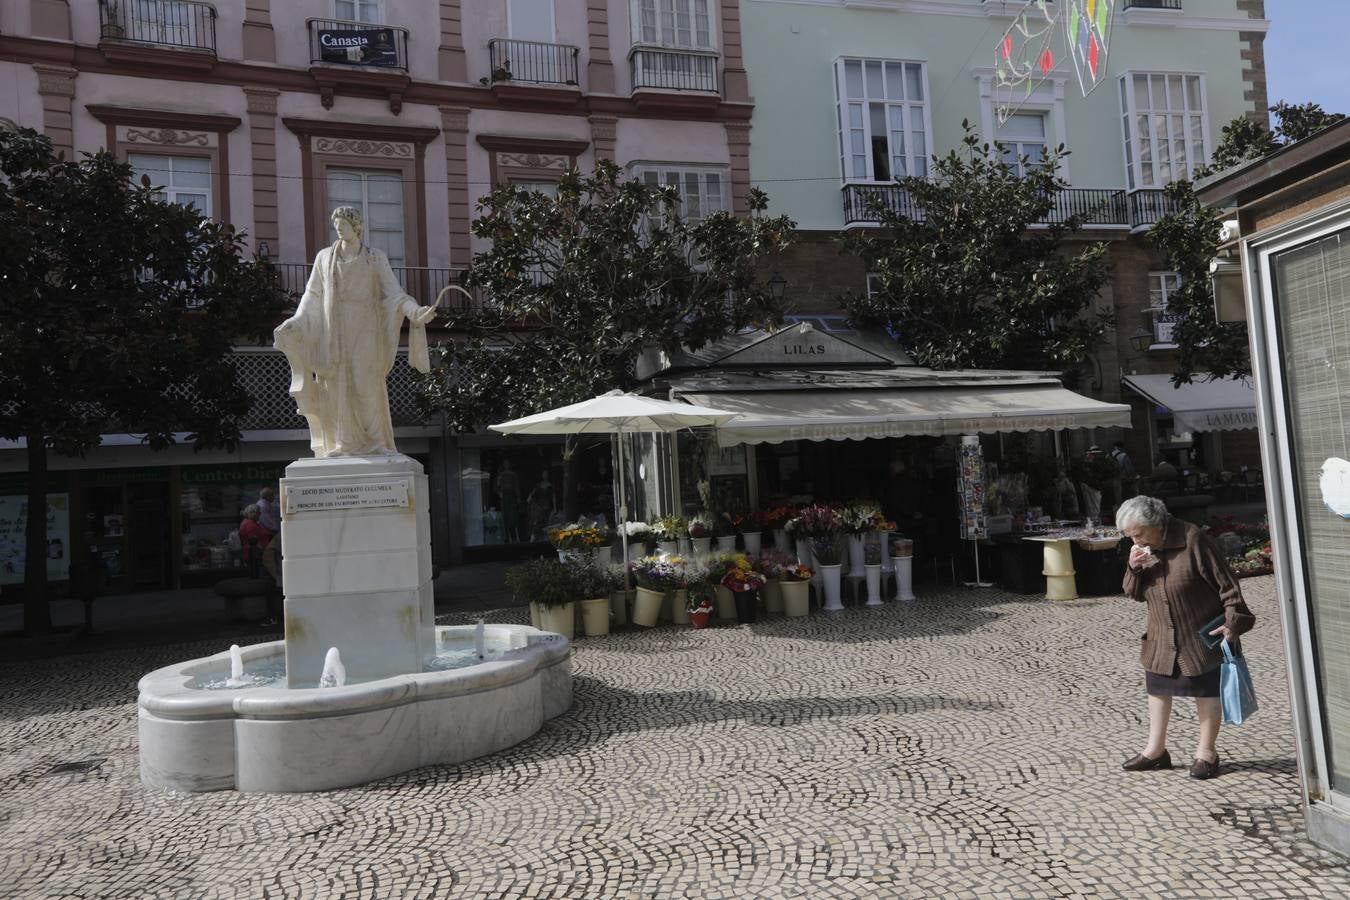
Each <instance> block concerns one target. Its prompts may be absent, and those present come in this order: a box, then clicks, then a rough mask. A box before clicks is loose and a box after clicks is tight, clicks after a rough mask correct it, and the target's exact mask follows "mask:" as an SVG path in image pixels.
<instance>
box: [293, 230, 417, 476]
mask: <svg viewBox="0 0 1350 900" xmlns="http://www.w3.org/2000/svg"><path fill="white" fill-rule="evenodd" d="M333 227H334V229H335V230H336V231H337V235H338V239H337V241H336V242H334V244H333V246H331V247H325V248H324V249H322V250H320V251H319V254H318V256H316V257H315V258H314V269H313V271H312V272H311V273H310V276H309V283H308V284H307V285H306V286H305V293H304V296H303V297H301V298H300V305H299V306H298V307H297V309H296V311H295V315H293V316H291V317H290V318H289V319H287V320H286V321H285V322H282V323H281V325H280V326H278V327H277V329H276V331H275V332H274V333H273V340H274V344H275V346H276V348H277V349H278V350H281V351H282V352H283V353H285V354H286V359H287V361H288V362H289V363H290V366H291V387H290V392H291V396H293V397H295V403H296V407H297V408H298V409H299V411H300V414H301V415H303V416H304V417H305V419H306V421H308V422H309V444H310V448H311V449H312V450H313V451H314V455H315V456H316V457H318V458H320V459H323V458H327V457H334V456H379V455H384V454H391V453H395V452H397V451H396V449H395V447H394V426H393V422H392V420H391V419H390V416H389V392H388V389H387V388H386V386H385V378H386V377H387V376H388V374H389V370H390V369H391V368H392V367H393V365H394V354H395V353H396V352H397V350H398V339H399V331H400V330H401V329H402V327H403V320H404V319H405V318H406V319H407V320H408V322H409V335H408V364H409V365H411V366H412V367H413V368H414V369H416V370H417V371H419V372H427V371H430V369H431V364H430V359H429V355H428V352H427V336H426V324H427V323H428V322H430V321H431V320H432V319H433V318H435V317H436V308H435V307H433V306H428V307H422V306H419V305H418V303H417V301H416V300H414V299H413V298H412V297H410V296H408V294H407V293H406V292H404V290H403V286H402V285H400V284H399V282H398V279H397V278H396V277H395V275H394V270H393V269H392V268H390V266H389V258H388V257H387V256H385V254H384V253H383V252H382V251H380V250H377V249H375V248H374V247H370V246H367V245H366V244H364V243H362V241H361V212H360V210H357V209H355V208H353V207H350V206H342V207H339V208H337V209H335V210H333Z"/></svg>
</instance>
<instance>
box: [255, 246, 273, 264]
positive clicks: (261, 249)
mask: <svg viewBox="0 0 1350 900" xmlns="http://www.w3.org/2000/svg"><path fill="white" fill-rule="evenodd" d="M271 255H272V248H271V247H269V246H267V241H258V259H261V260H263V261H264V262H266V261H267V258H268V257H269V256H271Z"/></svg>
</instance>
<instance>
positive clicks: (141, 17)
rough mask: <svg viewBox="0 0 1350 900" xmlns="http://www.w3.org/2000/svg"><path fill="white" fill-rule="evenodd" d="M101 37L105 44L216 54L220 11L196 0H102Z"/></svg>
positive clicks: (99, 6) (99, 7)
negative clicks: (142, 45)
mask: <svg viewBox="0 0 1350 900" xmlns="http://www.w3.org/2000/svg"><path fill="white" fill-rule="evenodd" d="M98 21H99V34H100V36H101V38H102V39H103V40H105V41H124V42H127V43H133V44H154V45H156V46H161V47H178V48H182V49H184V50H208V51H210V52H211V53H215V52H216V11H215V8H214V7H212V6H211V5H210V4H207V3H197V2H194V0H123V2H121V3H115V2H108V0H99V4H98Z"/></svg>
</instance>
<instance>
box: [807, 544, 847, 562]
mask: <svg viewBox="0 0 1350 900" xmlns="http://www.w3.org/2000/svg"><path fill="white" fill-rule="evenodd" d="M811 552H812V553H814V554H815V556H816V564H817V565H821V566H837V565H840V564H841V561H842V558H841V554H840V553H839V545H838V544H837V543H835V541H834V539H833V538H815V539H813V540H812V541H811Z"/></svg>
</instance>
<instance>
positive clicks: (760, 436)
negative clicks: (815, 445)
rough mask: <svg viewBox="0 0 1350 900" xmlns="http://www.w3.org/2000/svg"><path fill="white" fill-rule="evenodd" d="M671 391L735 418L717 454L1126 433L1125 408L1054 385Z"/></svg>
mask: <svg viewBox="0 0 1350 900" xmlns="http://www.w3.org/2000/svg"><path fill="white" fill-rule="evenodd" d="M677 392H678V393H679V396H680V399H683V400H686V401H688V402H690V403H695V404H698V405H700V406H711V407H714V408H716V409H721V410H725V411H727V412H734V413H737V416H736V418H734V419H731V420H730V421H728V422H726V423H725V424H723V425H719V426H718V427H717V442H718V444H720V445H721V446H723V447H727V446H731V445H733V444H766V443H767V444H781V443H782V442H784V441H802V440H804V441H860V440H865V439H867V438H886V437H905V436H907V435H932V436H937V435H945V434H981V433H985V434H989V433H997V432H1011V431H1059V430H1062V429H1066V428H1129V427H1130V408H1129V407H1128V406H1126V405H1124V404H1120V403H1103V402H1101V401H1099V400H1093V399H1091V398H1090V397H1083V396H1080V395H1079V394H1075V393H1074V392H1073V391H1070V390H1067V389H1065V388H1063V387H1061V386H1059V385H1058V384H1053V383H1052V384H1018V385H1005V386H1000V385H993V384H991V385H979V386H969V385H967V386H959V387H927V386H924V387H920V386H915V387H912V388H889V389H880V390H869V389H856V388H855V389H850V390H838V389H834V390H784V391H774V390H762V391H726V392H723V391H707V392H699V393H684V392H682V391H677Z"/></svg>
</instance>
